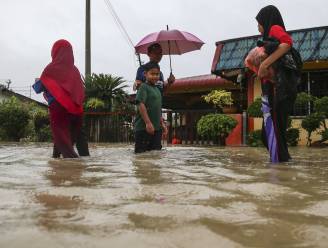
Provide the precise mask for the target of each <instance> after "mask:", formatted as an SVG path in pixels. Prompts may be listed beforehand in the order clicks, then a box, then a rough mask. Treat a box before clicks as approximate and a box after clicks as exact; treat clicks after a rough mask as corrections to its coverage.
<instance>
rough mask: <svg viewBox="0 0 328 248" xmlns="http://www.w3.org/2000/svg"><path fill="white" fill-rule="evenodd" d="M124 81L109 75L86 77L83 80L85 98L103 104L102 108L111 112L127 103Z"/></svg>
mask: <svg viewBox="0 0 328 248" xmlns="http://www.w3.org/2000/svg"><path fill="white" fill-rule="evenodd" d="M124 83H125V80H124V79H123V78H122V77H115V76H112V75H110V74H99V75H98V74H95V73H93V74H92V75H91V76H87V77H86V78H85V80H84V84H85V92H86V97H87V98H97V99H99V100H101V101H103V102H104V108H105V109H106V110H108V111H110V112H111V111H113V110H114V108H115V106H116V107H117V108H119V107H120V106H122V105H124V104H125V103H126V102H127V97H128V95H127V93H126V92H125V91H124V88H126V87H127V86H126V85H124Z"/></svg>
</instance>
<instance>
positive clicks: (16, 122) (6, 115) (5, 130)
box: [0, 97, 30, 141]
mask: <svg viewBox="0 0 328 248" xmlns="http://www.w3.org/2000/svg"><path fill="white" fill-rule="evenodd" d="M29 118H30V116H29V112H28V109H27V108H26V106H24V104H23V103H21V102H20V101H18V100H17V99H16V98H15V97H11V98H10V99H8V100H4V101H3V102H2V103H0V129H1V136H2V139H3V140H8V141H19V140H20V139H21V138H23V137H24V136H25V134H26V129H27V126H28V123H29Z"/></svg>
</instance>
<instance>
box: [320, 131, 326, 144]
mask: <svg viewBox="0 0 328 248" xmlns="http://www.w3.org/2000/svg"><path fill="white" fill-rule="evenodd" d="M320 135H321V142H325V141H327V140H328V129H325V130H323V131H321V132H320Z"/></svg>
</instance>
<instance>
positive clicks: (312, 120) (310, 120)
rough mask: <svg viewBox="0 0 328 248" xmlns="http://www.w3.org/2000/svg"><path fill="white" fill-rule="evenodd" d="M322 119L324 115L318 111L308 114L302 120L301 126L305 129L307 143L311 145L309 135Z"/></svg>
mask: <svg viewBox="0 0 328 248" xmlns="http://www.w3.org/2000/svg"><path fill="white" fill-rule="evenodd" d="M323 120H324V117H323V116H322V114H320V113H313V114H310V115H308V116H306V118H305V119H304V120H303V121H302V124H301V125H302V128H304V129H305V130H306V131H307V134H308V136H307V145H308V146H311V142H312V140H311V135H312V133H313V132H314V131H315V130H317V129H318V128H319V127H320V125H321V122H322V121H323Z"/></svg>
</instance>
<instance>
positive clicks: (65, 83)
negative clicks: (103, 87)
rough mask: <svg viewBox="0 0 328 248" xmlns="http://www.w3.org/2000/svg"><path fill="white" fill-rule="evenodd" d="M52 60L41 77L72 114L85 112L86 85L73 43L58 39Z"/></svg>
mask: <svg viewBox="0 0 328 248" xmlns="http://www.w3.org/2000/svg"><path fill="white" fill-rule="evenodd" d="M51 57H52V62H51V63H50V64H49V65H48V66H47V67H46V68H45V69H44V71H43V72H42V75H41V77H40V79H41V82H42V84H43V85H44V87H45V88H46V89H47V90H48V91H49V93H50V94H51V95H52V96H53V97H54V98H55V99H56V101H57V102H58V103H59V104H60V105H62V106H63V107H64V108H65V109H66V110H67V111H68V112H70V113H72V114H81V113H83V100H84V87H83V82H82V79H81V75H80V72H79V70H78V69H77V68H76V66H75V65H74V55H73V49H72V45H71V44H70V43H69V42H68V41H67V40H58V41H56V42H55V44H54V45H53V47H52V50H51Z"/></svg>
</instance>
